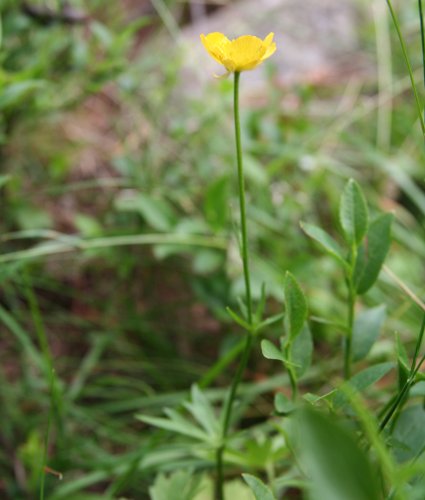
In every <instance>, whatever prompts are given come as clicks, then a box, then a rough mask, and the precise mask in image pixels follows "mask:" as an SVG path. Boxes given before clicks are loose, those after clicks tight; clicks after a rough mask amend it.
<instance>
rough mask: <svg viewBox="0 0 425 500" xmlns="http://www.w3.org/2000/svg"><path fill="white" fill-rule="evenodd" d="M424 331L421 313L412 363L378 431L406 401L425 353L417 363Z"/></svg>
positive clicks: (423, 319)
mask: <svg viewBox="0 0 425 500" xmlns="http://www.w3.org/2000/svg"><path fill="white" fill-rule="evenodd" d="M424 333H425V314H424V315H423V318H422V325H421V329H420V332H419V336H418V339H417V341H416V346H415V353H414V355H413V360H412V364H411V366H410V372H409V377H408V378H407V380H406V382H405V384H404V386H403V387H402V388H401V390H400V391H399V393H398V394H397V396H396V398H395V399H394V402H393V404H392V405H390V407H389V409H388V411H387V413H386V414H385V416H384V418H383V419H382V421H381V423H380V425H379V430H380V431H383V430H384V429H385V427H386V426H387V424H388V422H389V421H390V420H391V418H392V417H393V415H394V414H395V413H396V412H397V411H400V409H401V408H402V406H403V404H404V403H405V402H406V400H407V397H408V394H409V390H410V388H411V387H412V386H413V385H414V383H415V380H416V374H417V373H418V371H419V369H420V367H421V366H422V363H423V362H424V361H425V355H423V356H422V358H421V359H420V360H419V363H417V358H418V354H419V349H420V347H421V344H422V340H423V337H424Z"/></svg>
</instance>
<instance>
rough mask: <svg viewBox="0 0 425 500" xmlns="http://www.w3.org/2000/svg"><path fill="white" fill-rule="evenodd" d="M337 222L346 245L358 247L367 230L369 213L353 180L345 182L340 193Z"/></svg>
mask: <svg viewBox="0 0 425 500" xmlns="http://www.w3.org/2000/svg"><path fill="white" fill-rule="evenodd" d="M339 220H340V223H341V227H342V230H343V233H344V237H345V240H346V241H347V243H348V244H350V245H356V246H357V245H359V244H360V243H361V241H362V239H363V238H364V236H365V234H366V232H367V229H368V225H369V212H368V208H367V203H366V200H365V197H364V195H363V192H362V190H361V188H360V186H359V185H358V184H357V182H356V181H355V180H354V179H350V180H349V181H348V182H347V184H346V185H345V188H344V191H343V193H342V196H341V202H340V206H339Z"/></svg>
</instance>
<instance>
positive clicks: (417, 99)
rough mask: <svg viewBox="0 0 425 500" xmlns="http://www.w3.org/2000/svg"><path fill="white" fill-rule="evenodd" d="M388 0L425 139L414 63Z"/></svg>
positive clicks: (424, 120) (424, 122)
mask: <svg viewBox="0 0 425 500" xmlns="http://www.w3.org/2000/svg"><path fill="white" fill-rule="evenodd" d="M386 1H387V5H388V8H389V9H390V13H391V18H392V20H393V23H394V27H395V29H396V31H397V36H398V39H399V42H400V47H401V50H402V52H403V58H404V61H405V63H406V68H407V71H408V73H409V78H410V84H411V86H412V90H413V94H414V96H415V102H416V108H417V112H418V118H419V123H420V125H421V129H422V135H423V136H424V139H425V118H424V116H423V109H422V108H423V107H422V104H421V100H420V98H419V93H418V89H417V86H416V82H415V77H414V75H413V70H412V65H411V64H410V59H409V56H408V54H407V48H406V44H405V43H404V38H403V35H402V34H401V29H400V24H399V22H398V19H397V16H396V14H395V11H394V9H393V6H392V3H391V0H386Z"/></svg>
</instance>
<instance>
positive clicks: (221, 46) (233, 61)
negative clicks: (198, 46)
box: [201, 32, 276, 73]
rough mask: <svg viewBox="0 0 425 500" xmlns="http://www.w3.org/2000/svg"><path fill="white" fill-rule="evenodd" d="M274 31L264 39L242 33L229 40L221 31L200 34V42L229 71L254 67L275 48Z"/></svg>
mask: <svg viewBox="0 0 425 500" xmlns="http://www.w3.org/2000/svg"><path fill="white" fill-rule="evenodd" d="M273 36H274V33H269V34H268V35H267V36H266V38H265V39H264V40H261V38H258V37H256V36H252V35H244V36H240V37H239V38H236V39H235V40H229V39H228V38H227V37H226V36H224V35H223V33H217V32H216V33H210V34H208V35H207V36H205V35H201V40H202V43H203V44H204V47H205V48H206V49H207V52H208V54H210V56H211V57H213V58H214V59H215V60H216V61H217V62H219V63H220V64H222V65H223V66H224V67H225V68H226V69H227V71H228V72H229V73H233V72H240V71H247V70H249V69H254V68H255V67H256V66H258V65H259V64H261V63H262V62H263V61H264V60H265V59H267V58H268V57H270V56H271V55H272V54H273V53H274V51H275V50H276V44H275V43H274V42H273Z"/></svg>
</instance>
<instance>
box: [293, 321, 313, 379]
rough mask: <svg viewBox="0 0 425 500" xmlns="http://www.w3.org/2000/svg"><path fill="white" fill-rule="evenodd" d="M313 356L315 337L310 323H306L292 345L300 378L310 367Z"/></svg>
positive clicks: (296, 369) (294, 360) (294, 361)
mask: <svg viewBox="0 0 425 500" xmlns="http://www.w3.org/2000/svg"><path fill="white" fill-rule="evenodd" d="M312 356H313V339H312V337H311V332H310V328H309V327H308V324H307V323H304V326H303V328H302V330H301V332H300V334H299V335H298V336H297V337H296V338H295V340H294V342H293V343H292V346H291V359H292V362H293V363H294V366H295V373H296V375H297V377H298V378H299V377H302V376H303V375H304V373H305V372H306V371H307V370H308V369H309V368H310V365H311V359H312Z"/></svg>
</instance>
